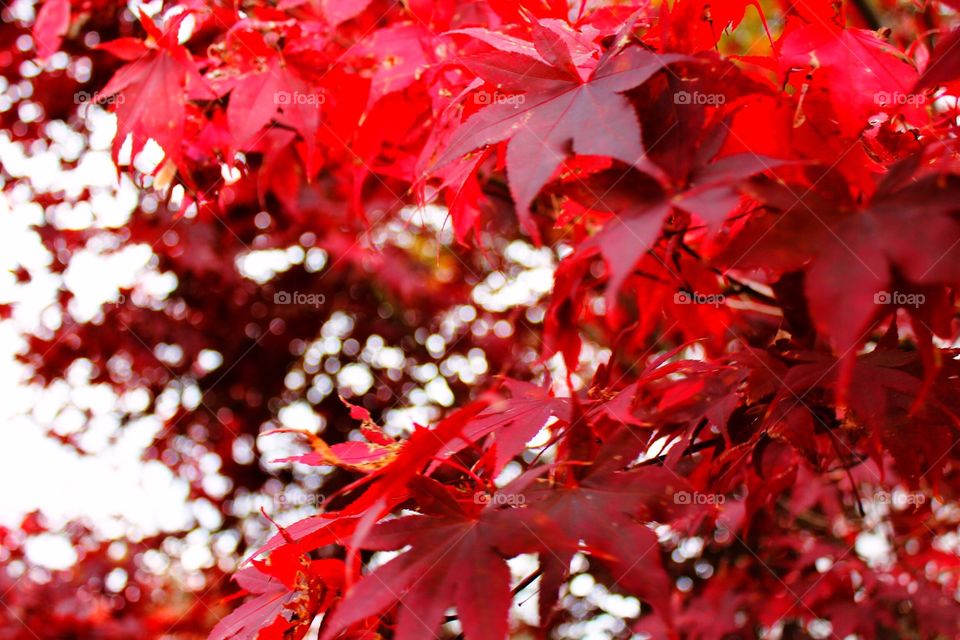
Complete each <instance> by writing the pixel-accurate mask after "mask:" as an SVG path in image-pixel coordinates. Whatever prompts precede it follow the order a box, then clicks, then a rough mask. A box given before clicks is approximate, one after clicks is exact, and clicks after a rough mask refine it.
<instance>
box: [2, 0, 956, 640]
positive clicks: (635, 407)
mask: <svg viewBox="0 0 960 640" xmlns="http://www.w3.org/2000/svg"><path fill="white" fill-rule="evenodd" d="M958 8H960V5H957V4H956V3H955V2H953V1H952V0H945V1H944V2H937V1H933V0H931V1H930V2H927V3H919V4H916V5H913V4H911V5H909V6H908V5H906V4H903V3H893V2H888V1H886V0H884V1H883V2H879V3H872V2H870V1H869V0H860V1H858V2H851V3H842V2H838V3H832V2H823V1H821V0H816V1H809V2H808V1H803V2H800V1H798V2H786V1H784V2H778V3H757V2H737V1H736V0H724V2H721V3H712V2H707V1H705V0H674V1H673V2H660V3H656V4H649V3H629V2H625V3H621V2H587V1H585V0H584V1H577V2H569V3H568V2H563V1H559V0H546V1H537V2H533V1H527V0H490V1H489V2H483V3H477V2H461V1H458V0H437V1H431V2H426V1H423V0H408V1H406V2H403V3H400V2H389V1H387V0H366V1H346V0H344V1H340V0H283V1H282V2H279V3H267V2H257V1H256V0H251V1H250V2H245V3H241V4H229V3H220V2H208V3H200V2H191V1H186V0H184V1H183V2H171V3H161V4H160V6H159V8H156V7H155V8H153V9H151V10H150V11H149V12H148V11H147V9H146V7H141V8H139V9H138V10H137V11H135V12H134V11H133V10H131V9H129V8H128V7H127V5H126V4H125V3H124V4H120V3H114V2H110V1H109V0H99V1H95V2H91V1H90V0H84V1H83V2H80V1H78V0H44V1H43V2H42V4H40V6H39V7H38V8H37V9H38V10H37V13H36V17H35V19H24V18H22V17H19V16H17V15H14V14H13V13H12V12H10V11H6V12H5V14H4V15H5V16H6V17H5V19H7V18H9V20H8V21H9V22H11V23H14V24H13V26H11V27H10V29H9V35H6V34H5V36H4V40H6V42H5V43H4V48H3V53H2V57H0V67H2V70H3V73H4V77H5V78H6V79H7V86H8V87H10V88H13V87H17V89H16V96H14V97H13V98H11V99H10V100H11V101H10V105H16V106H17V109H16V113H14V111H15V110H14V109H13V108H10V107H8V108H6V109H5V110H3V111H0V118H2V122H3V125H4V127H5V130H6V131H7V139H8V140H9V141H11V143H15V144H19V145H20V147H21V148H22V149H27V150H29V152H30V153H34V154H39V153H41V152H42V151H43V150H44V149H46V148H47V147H48V146H53V147H54V148H55V149H56V148H57V147H56V145H54V144H53V142H54V139H55V137H56V136H57V135H58V134H57V131H56V128H55V127H51V126H49V125H51V124H52V123H54V122H59V123H61V124H64V123H65V124H66V126H67V127H68V128H72V129H73V130H74V131H78V132H83V133H87V130H86V128H85V127H86V126H87V123H88V119H89V118H91V117H92V115H91V114H96V113H100V112H102V111H104V110H106V111H109V112H111V113H113V114H114V116H115V118H116V131H115V132H114V134H113V135H112V137H111V142H110V154H109V155H110V156H111V158H112V161H113V162H114V163H115V164H116V165H117V166H118V174H117V176H116V178H117V180H119V181H121V183H122V182H123V181H127V183H128V184H135V185H136V189H135V192H136V204H135V205H134V206H133V211H132V213H131V214H130V215H129V217H128V218H127V219H125V220H123V221H121V222H119V223H114V224H110V223H102V224H100V223H98V224H92V225H87V226H79V225H71V224H69V220H66V221H65V220H64V213H63V209H64V206H66V207H67V208H69V207H71V206H77V205H78V203H85V202H88V201H90V202H95V201H96V198H97V197H99V196H102V193H100V192H99V191H97V189H95V188H90V189H82V190H79V191H77V190H70V189H63V188H58V187H57V185H46V186H41V185H40V184H39V182H38V180H37V177H36V176H31V175H29V173H28V172H20V173H17V172H16V171H15V170H12V169H7V170H5V172H4V176H3V179H4V188H5V191H7V192H9V193H10V196H11V197H12V198H15V199H16V198H19V199H21V200H24V199H26V200H30V201H31V202H35V203H38V204H40V205H41V206H42V207H44V209H45V212H46V215H45V219H44V222H43V224H39V225H38V226H37V227H36V233H37V236H38V237H39V239H40V242H41V243H42V246H43V247H44V248H45V249H46V250H47V251H48V252H49V254H50V256H51V260H50V267H49V268H50V271H51V272H53V273H55V274H58V275H60V276H61V277H63V278H66V274H67V272H68V269H69V267H70V265H71V264H72V263H73V260H74V258H75V257H77V256H80V255H81V254H82V253H83V252H84V251H89V250H90V249H91V247H100V248H103V247H109V248H110V249H109V251H119V250H120V248H122V247H129V246H134V245H145V246H147V247H149V248H150V253H151V255H152V256H153V261H152V263H151V268H153V269H154V270H155V271H156V272H157V273H158V274H171V275H172V276H173V277H172V280H173V282H174V283H173V284H172V285H171V286H170V287H169V290H168V291H167V292H166V293H165V294H164V295H160V296H158V295H155V294H148V293H147V292H146V291H145V290H143V289H138V288H136V287H130V288H129V289H128V290H124V291H123V292H122V293H123V297H122V298H121V299H119V301H118V302H116V303H113V304H108V305H106V306H104V307H103V309H101V310H100V311H99V313H98V314H97V315H95V316H93V317H92V318H80V317H78V316H77V314H75V313H72V311H71V309H72V307H71V304H73V303H74V302H75V301H74V294H73V292H72V291H70V290H69V287H67V286H66V285H64V286H62V287H61V288H60V289H59V290H58V295H57V300H56V301H55V303H54V304H53V307H54V309H55V311H56V313H57V315H58V318H59V321H58V322H56V323H49V324H50V326H49V327H47V328H46V330H45V331H38V332H35V334H34V335H31V336H30V339H29V343H28V349H27V351H26V352H25V353H24V354H23V356H22V358H21V359H22V360H23V362H24V363H25V364H27V365H28V366H29V367H30V369H31V372H32V373H33V376H34V380H35V382H37V383H38V384H40V385H46V386H52V385H54V384H57V383H59V382H62V381H63V380H64V378H65V377H66V375H65V372H67V371H68V370H69V369H70V368H71V367H74V366H75V365H77V363H79V362H87V363H92V365H91V366H89V367H87V371H88V372H89V375H88V378H89V382H90V383H91V384H103V385H106V386H108V387H110V388H111V389H114V390H115V391H116V392H117V394H118V395H120V394H124V393H131V392H133V391H144V392H145V393H146V397H148V398H149V400H148V401H147V402H146V403H145V404H144V405H143V406H140V407H138V408H134V409H129V410H125V411H124V412H123V414H122V415H121V416H120V417H119V418H118V419H117V420H118V423H119V424H120V425H121V427H123V426H128V425H130V424H132V423H134V422H135V421H136V420H137V419H139V418H142V417H144V416H146V415H154V414H155V415H159V416H161V418H162V420H163V423H164V428H163V429H162V430H161V431H160V432H159V433H158V434H157V435H156V437H155V438H154V439H153V442H152V445H151V447H150V448H149V449H148V451H147V456H148V457H150V458H155V459H157V460H160V461H162V462H163V463H164V464H167V465H168V466H170V467H171V468H172V469H174V470H175V471H176V472H177V473H178V475H179V476H180V477H182V478H184V479H186V480H187V481H188V482H189V485H190V492H191V498H192V499H195V500H197V501H204V502H205V503H207V504H213V505H215V506H216V507H217V509H218V511H219V512H220V514H221V518H220V520H221V521H220V522H218V523H217V525H216V527H215V528H219V529H220V530H223V531H234V532H240V533H242V536H240V534H238V536H237V537H238V538H239V537H242V540H243V542H242V544H239V546H238V548H237V551H238V553H242V554H243V555H244V557H245V558H246V559H247V560H246V561H245V562H244V563H242V564H241V565H240V566H239V568H238V569H237V571H236V572H235V573H234V575H233V578H234V581H235V583H236V587H237V591H236V593H235V595H236V597H237V598H236V606H235V608H234V609H233V610H232V611H231V612H230V613H229V614H228V615H225V616H223V617H222V618H221V617H220V616H217V617H218V618H220V619H219V620H218V622H216V624H213V625H211V628H210V629H209V633H210V638H213V639H214V640H229V639H253V638H261V639H269V638H277V639H279V638H302V637H306V636H307V634H310V633H313V634H315V635H316V637H319V638H320V640H334V639H335V638H343V639H355V640H360V639H367V640H372V639H375V638H384V637H395V638H399V639H401V640H414V639H420V638H430V637H438V638H443V637H450V638H455V637H464V638H466V640H499V639H502V638H505V637H508V636H516V637H554V638H579V637H631V636H632V635H633V634H639V635H640V636H641V637H644V636H646V637H652V638H658V639H659V638H685V639H686V638H689V639H717V640H721V639H724V638H735V637H743V638H753V637H770V638H827V637H830V638H848V637H856V638H863V639H874V638H876V639H883V638H900V637H911V638H912V637H916V638H954V637H960V602H958V599H957V596H956V594H957V588H958V579H960V562H958V557H957V546H956V534H955V531H956V527H957V525H958V523H960V516H958V513H960V512H958V510H957V508H956V500H957V494H955V493H954V492H955V491H960V476H958V467H957V465H955V464H954V463H955V462H958V463H960V450H958V449H957V448H956V445H957V443H958V442H960V437H958V431H957V430H958V426H960V415H958V413H960V384H958V380H960V365H958V359H957V356H958V355H960V354H958V352H957V348H956V344H958V343H957V342H956V340H957V338H958V335H957V334H958V324H957V321H956V314H957V304H956V288H957V286H958V284H960V163H958V162H957V157H958V155H957V152H958V149H957V145H958V143H957V135H958V133H960V128H958V119H957V118H958V115H960V114H958V113H957V98H956V96H957V94H958V89H960V28H958V30H956V31H955V30H954V28H955V27H956V22H957V21H956V18H955V15H954V14H955V11H956V9H958ZM25 42H27V43H30V45H29V46H27V45H24V44H23V43H25ZM16 43H19V44H16ZM24 83H26V84H24ZM26 85H30V86H31V87H32V89H31V90H30V91H27V90H25V89H24V88H23V87H24V86H26ZM71 95H72V98H71V97H70V96H71ZM81 98H82V99H81ZM24 114H26V115H27V116H30V117H25V115H24ZM37 114H41V115H37ZM92 137H93V136H92V135H91V136H87V137H86V139H85V144H87V145H88V148H86V150H87V151H89V152H90V153H96V152H98V151H102V152H104V153H105V150H103V149H97V148H95V144H94V143H93V142H92V141H91V139H90V138H92ZM56 153H58V154H59V158H58V161H59V164H60V166H61V167H62V168H63V169H64V170H70V169H73V168H75V166H76V163H77V157H78V156H77V154H73V155H70V154H68V153H66V152H63V151H62V150H60V151H56ZM147 157H152V158H153V161H152V162H149V163H147V162H146V161H145V160H144V158H147ZM99 189H101V190H102V189H106V187H100V188H99ZM431 212H432V214H435V215H436V216H438V217H439V222H437V221H436V220H434V221H433V223H430V222H429V221H428V217H429V215H430V214H431ZM78 227H79V228H78ZM106 252H108V251H106ZM267 254H269V255H271V256H273V258H275V259H277V260H279V261H280V262H281V263H282V264H283V266H281V267H277V268H276V269H274V270H273V271H272V272H271V273H269V274H268V275H267V276H265V277H254V276H252V275H251V270H250V269H249V268H248V267H249V264H250V262H251V261H252V260H254V259H255V258H256V257H258V256H259V257H263V256H264V255H267ZM538 270H539V272H541V275H542V271H544V270H547V271H549V272H550V273H551V277H552V287H550V288H549V289H542V290H541V289H537V288H536V278H535V277H534V276H535V274H536V273H537V272H538ZM20 275H21V278H22V279H24V280H29V279H30V277H31V274H29V273H23V274H20ZM524 286H527V288H528V289H530V288H532V289H533V290H532V292H531V291H528V292H527V294H528V295H527V296H526V297H521V298H520V299H519V300H520V301H517V299H516V298H511V297H510V296H511V295H514V294H515V293H516V291H518V290H520V289H522V288H523V287H524ZM9 312H10V313H13V311H9ZM358 376H359V379H360V380H362V381H364V382H362V383H358V382H356V380H357V379H358V378H357V377H358ZM341 396H342V397H341ZM171 406H173V408H172V409H171V408H170V407H171ZM296 406H299V407H301V409H302V408H303V407H304V406H308V407H310V413H311V415H313V416H315V417H316V423H315V424H314V425H313V426H312V427H310V426H309V425H302V424H290V420H289V419H284V418H283V416H284V415H290V414H289V412H288V410H289V409H290V408H291V407H296ZM299 415H302V412H301V413H300V414H299ZM411 416H412V417H411ZM81 435H82V432H81V433H80V434H69V435H66V436H64V435H62V434H60V435H58V437H60V438H61V439H62V440H64V441H65V443H66V444H69V445H71V446H74V447H76V448H78V449H81V450H82V449H83V440H82V438H81V437H80V436H81ZM280 439H285V440H284V442H286V443H287V444H288V445H289V446H291V447H294V448H295V449H294V451H293V452H292V454H291V452H287V455H284V456H282V457H279V456H274V458H278V459H269V460H264V462H263V464H262V465H260V466H257V465H255V464H253V462H254V459H255V455H256V454H262V457H264V458H267V457H268V456H267V455H266V454H265V453H264V449H268V448H269V447H270V445H269V442H270V441H271V440H280ZM211 461H213V462H211ZM214 476H215V481H214V480H211V478H212V477H214ZM289 486H298V487H305V488H306V489H307V490H308V491H312V492H314V493H315V494H317V495H320V496H321V497H322V500H320V501H319V502H321V503H322V507H321V508H319V509H313V508H312V507H315V506H316V505H315V504H311V505H309V506H310V507H311V508H310V509H307V510H305V511H306V513H305V512H303V510H301V511H300V512H298V513H297V514H296V515H297V518H296V519H295V520H294V521H293V522H291V523H289V524H284V525H277V527H276V532H275V533H274V534H273V535H272V537H270V538H269V539H268V540H266V542H265V543H264V539H265V538H266V535H265V533H266V527H265V525H264V522H263V520H261V519H260V517H259V515H260V514H258V513H257V509H256V508H252V507H251V504H252V502H251V498H252V497H256V496H263V495H270V496H276V495H277V494H278V493H279V494H281V495H285V494H283V491H284V490H285V487H289ZM274 507H277V502H276V501H274V502H273V503H272V504H271V509H269V510H264V514H263V515H265V516H267V518H275V517H280V516H285V515H290V514H289V513H285V512H284V510H283V509H282V508H274ZM271 522H272V520H271ZM288 522H289V521H288ZM584 585H587V586H586V587H584ZM241 597H242V598H243V600H242V601H240V598H241ZM131 615H136V614H131ZM41 628H42V627H41ZM117 633H118V634H120V635H118V636H117V637H121V636H122V634H123V633H126V632H124V631H118V632H117ZM142 633H144V634H149V633H150V632H149V631H143V632H142ZM51 637H53V636H51ZM122 637H127V636H122ZM129 637H143V636H142V635H141V636H136V635H131V636H129Z"/></svg>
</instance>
